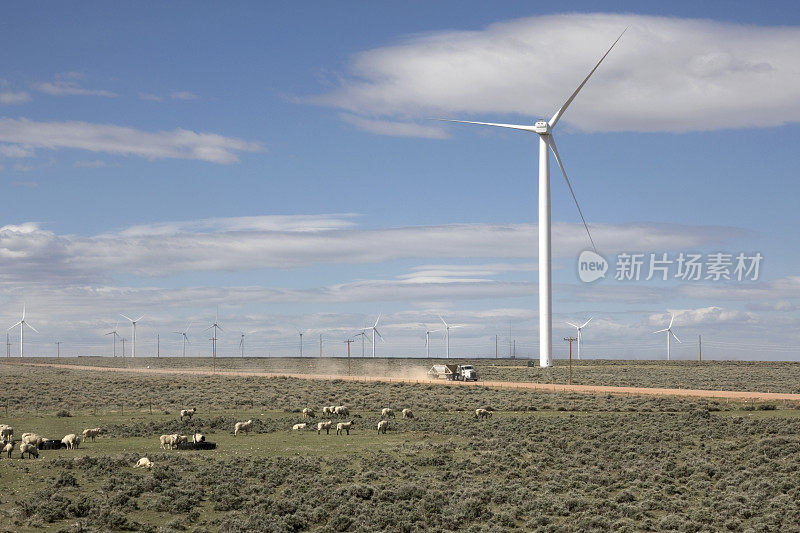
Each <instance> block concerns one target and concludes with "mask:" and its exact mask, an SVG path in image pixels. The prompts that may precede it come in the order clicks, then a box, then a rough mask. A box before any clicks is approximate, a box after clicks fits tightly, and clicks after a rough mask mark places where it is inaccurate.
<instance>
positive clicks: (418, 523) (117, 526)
mask: <svg viewBox="0 0 800 533" xmlns="http://www.w3.org/2000/svg"><path fill="white" fill-rule="evenodd" d="M52 361H53V362H54V360H52ZM37 362H39V361H38V360H37ZM59 362H60V363H66V364H72V363H77V364H91V365H95V366H102V365H112V366H113V365H123V364H124V365H131V366H132V365H144V366H148V365H149V366H151V367H163V368H176V367H187V368H203V367H205V366H207V365H208V364H209V362H208V361H207V360H200V359H185V360H182V359H179V358H162V359H158V360H156V359H145V358H141V359H136V360H131V359H126V360H125V361H122V360H121V358H118V359H116V360H115V359H113V358H104V359H99V358H77V359H66V358H65V359H62V360H61V361H59ZM472 363H473V364H475V365H476V367H477V368H478V371H479V372H480V373H481V375H482V376H483V377H485V378H486V379H492V380H509V381H525V380H527V381H541V382H564V379H565V377H566V374H565V371H566V367H565V366H564V365H563V364H562V363H561V362H559V363H558V364H557V365H556V367H555V368H553V369H540V368H538V367H533V368H529V367H527V366H524V363H523V364H520V361H508V360H505V361H504V360H499V361H493V360H477V361H472ZM343 364H346V363H343V362H342V361H315V360H299V359H272V360H267V359H244V360H242V359H224V358H223V359H218V360H217V367H218V368H219V369H220V370H221V372H220V375H215V376H196V375H151V374H133V373H124V372H123V373H101V372H88V371H82V370H71V369H53V368H44V367H25V366H18V365H12V364H0V383H1V384H2V387H0V423H6V424H10V425H12V426H13V427H14V428H15V433H16V435H17V437H18V436H19V435H20V434H21V433H22V432H27V431H31V432H36V433H39V434H41V435H44V436H46V437H51V438H61V437H62V436H63V435H65V434H67V433H73V432H75V433H79V432H80V431H81V430H82V429H84V428H86V427H95V426H100V427H102V428H103V429H104V433H103V435H101V436H100V437H98V438H97V440H96V441H95V442H87V443H83V444H82V445H81V447H80V448H79V449H78V450H75V451H67V450H54V451H47V450H45V451H42V452H41V455H40V458H39V459H30V460H29V459H20V458H19V452H18V451H16V450H15V453H14V457H13V458H12V459H8V458H6V457H2V458H0V487H3V490H2V491H0V531H34V530H42V529H44V530H52V531H109V530H136V531H223V532H232V531H376V530H389V531H460V530H464V531H799V530H800V526H798V524H800V476H799V475H798V473H800V409H799V408H798V407H800V406H798V405H796V404H794V403H791V402H780V403H777V404H775V403H773V404H770V403H766V402H759V403H755V404H754V403H753V402H749V403H740V402H735V401H724V400H713V399H703V398H682V397H653V396H617V395H581V394H574V393H548V392H543V391H528V390H494V389H489V388H486V387H480V386H478V387H458V388H449V387H441V386H435V385H427V384H405V383H380V382H379V383H359V382H348V381H342V380H331V381H317V380H315V381H309V380H299V379H289V378H261V377H236V376H231V375H225V370H226V369H228V370H232V369H263V370H273V371H279V370H280V371H287V372H288V371H291V372H319V373H331V372H332V371H341V370H342V368H346V367H342V365H343ZM430 364H432V362H431V361H425V360H388V361H387V360H383V361H359V360H355V361H352V370H353V372H354V373H356V372H360V373H363V374H364V375H392V373H395V374H398V373H403V372H413V370H411V369H410V367H411V366H412V365H414V366H415V367H417V368H422V369H423V370H426V369H427V368H428V367H429V366H430ZM309 365H312V366H309ZM573 377H574V381H575V382H576V383H585V384H624V385H632V386H642V387H646V386H664V387H676V388H706V389H718V390H719V389H734V390H771V391H776V392H777V391H781V392H798V391H800V387H798V384H800V380H798V379H797V378H798V377H800V365H795V364H790V363H716V362H709V363H705V362H704V363H689V362H677V363H669V364H665V363H654V362H641V363H640V362H630V361H627V362H605V361H601V362H595V361H592V362H588V361H587V362H581V363H580V364H576V365H575V367H574V368H573ZM341 404H345V405H348V406H350V408H351V414H352V419H353V420H355V426H354V429H353V431H351V435H349V436H336V435H335V434H334V433H335V432H334V431H332V432H331V434H330V435H326V434H325V433H324V432H323V434H322V435H317V433H316V431H306V432H302V433H298V432H292V431H290V428H291V426H292V424H294V423H297V422H300V421H301V416H300V410H301V409H302V408H303V407H306V406H309V407H313V408H316V409H317V410H319V408H321V407H322V406H323V405H341ZM386 406H390V407H394V408H395V409H396V410H398V411H399V410H400V409H402V408H403V407H409V408H411V409H413V411H414V413H415V415H416V417H415V418H414V419H413V420H402V419H399V418H398V419H394V420H391V421H390V425H389V431H388V432H387V434H386V435H378V434H377V431H376V425H377V422H378V421H379V420H380V409H381V408H382V407H386ZM185 407H197V409H198V413H197V415H196V416H195V417H194V418H193V419H192V420H191V421H185V422H180V421H179V420H178V413H179V410H180V409H181V408H185ZM477 407H486V408H491V409H493V413H494V414H493V416H492V417H491V418H489V419H486V420H476V419H475V417H474V414H473V413H474V410H475V409H476V408H477ZM67 415H69V416H67ZM248 418H252V419H253V420H254V429H253V431H252V432H251V434H249V435H240V436H236V437H234V436H233V431H232V429H233V424H234V423H235V422H236V421H237V420H245V419H248ZM317 420H319V418H317ZM195 431H199V432H202V433H204V434H205V435H206V436H207V439H208V440H211V441H214V442H216V443H217V449H215V450H209V451H183V450H166V451H165V450H161V449H160V448H159V439H158V437H159V435H161V434H165V433H173V432H178V433H182V434H187V435H190V434H191V433H193V432H195ZM142 456H147V457H149V458H150V459H151V460H153V462H154V463H155V466H154V467H153V468H152V469H151V470H141V469H134V468H133V465H134V463H135V462H136V460H138V459H139V457H142Z"/></svg>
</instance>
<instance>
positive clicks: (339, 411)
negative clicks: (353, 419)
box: [333, 405, 350, 418]
mask: <svg viewBox="0 0 800 533" xmlns="http://www.w3.org/2000/svg"><path fill="white" fill-rule="evenodd" d="M333 412H334V414H335V415H336V416H337V417H338V418H346V417H348V416H350V409H348V408H347V407H345V406H344V405H340V406H338V407H336V408H334V410H333Z"/></svg>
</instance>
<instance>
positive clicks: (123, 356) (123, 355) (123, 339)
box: [122, 337, 125, 359]
mask: <svg viewBox="0 0 800 533" xmlns="http://www.w3.org/2000/svg"><path fill="white" fill-rule="evenodd" d="M122 358H123V359H125V337H122Z"/></svg>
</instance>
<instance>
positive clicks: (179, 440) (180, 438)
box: [175, 435, 189, 447]
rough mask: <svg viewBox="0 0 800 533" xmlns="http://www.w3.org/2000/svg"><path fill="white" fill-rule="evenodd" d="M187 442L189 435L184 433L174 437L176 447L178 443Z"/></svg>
mask: <svg viewBox="0 0 800 533" xmlns="http://www.w3.org/2000/svg"><path fill="white" fill-rule="evenodd" d="M188 443H189V437H187V436H186V435H178V438H176V439H175V446H176V447H177V446H178V444H188Z"/></svg>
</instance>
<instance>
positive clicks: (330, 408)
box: [322, 405, 336, 416]
mask: <svg viewBox="0 0 800 533" xmlns="http://www.w3.org/2000/svg"><path fill="white" fill-rule="evenodd" d="M335 410H336V407H334V406H332V405H326V406H325V407H323V408H322V416H325V415H329V416H332V415H333V412H334V411H335Z"/></svg>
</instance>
